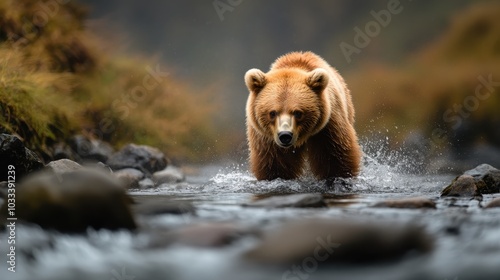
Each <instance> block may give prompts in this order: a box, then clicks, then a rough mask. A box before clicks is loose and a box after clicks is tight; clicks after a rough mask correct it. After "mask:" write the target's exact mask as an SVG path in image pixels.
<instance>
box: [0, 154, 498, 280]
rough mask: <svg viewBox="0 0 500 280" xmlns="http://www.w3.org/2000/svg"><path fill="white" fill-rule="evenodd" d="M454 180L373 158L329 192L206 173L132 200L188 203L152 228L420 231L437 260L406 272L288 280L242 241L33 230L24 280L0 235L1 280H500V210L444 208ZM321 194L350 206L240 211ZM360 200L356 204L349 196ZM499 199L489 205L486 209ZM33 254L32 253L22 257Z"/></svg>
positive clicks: (416, 263) (22, 238)
mask: <svg viewBox="0 0 500 280" xmlns="http://www.w3.org/2000/svg"><path fill="white" fill-rule="evenodd" d="M452 178H453V175H451V174H450V175H435V174H434V175H412V174H407V173H406V172H404V170H402V168H401V166H399V167H398V166H397V165H396V166H389V165H387V164H385V163H383V162H379V161H377V160H375V159H373V158H370V157H366V158H365V165H364V168H363V171H362V172H361V174H360V176H359V177H358V178H357V179H356V180H352V181H350V182H348V183H349V184H346V183H345V182H337V183H336V184H334V185H333V186H332V187H327V186H326V184H325V183H324V182H318V181H316V180H314V179H312V178H302V179H300V180H294V181H284V180H275V181H271V182H263V181H256V180H255V178H254V177H253V176H252V175H251V174H249V173H248V172H247V171H246V167H245V166H243V165H229V166H203V167H200V168H198V169H197V172H196V173H195V174H193V175H191V176H188V178H187V181H186V182H185V183H179V184H171V185H162V186H161V187H160V188H158V189H155V190H142V191H139V190H138V191H132V192H130V194H131V195H132V196H143V195H148V196H167V197H170V198H171V199H174V200H185V201H190V202H192V203H193V204H194V206H195V207H196V215H189V214H184V215H168V214H166V215H158V216H155V217H154V218H150V219H147V220H143V221H140V222H142V223H146V224H148V226H149V227H152V228H154V227H176V226H182V225H186V224H192V223H197V222H207V221H209V222H212V221H223V222H229V223H233V224H238V225H244V226H248V227H256V228H260V229H264V230H267V229H272V228H275V227H278V226H279V225H280V224H282V223H283V222H284V221H287V220H291V219H305V218H311V217H314V218H336V219H346V220H369V221H378V220H380V221H385V222H391V223H395V224H408V223H416V224H418V225H421V226H423V227H424V228H425V229H426V231H427V232H428V233H430V234H431V236H432V237H433V239H434V240H435V248H434V250H433V251H432V252H431V253H430V254H428V255H424V256H413V257H408V258H405V259H403V260H401V261H398V262H393V263H388V264H377V265H369V266H348V265H338V266H330V267H328V268H327V269H319V270H316V271H313V272H311V273H310V274H308V275H307V277H306V276H304V277H303V278H300V277H298V276H290V277H288V276H286V275H284V272H285V271H287V270H288V269H290V268H289V267H271V266H261V265H257V264H252V263H249V262H248V261H245V260H244V259H243V258H242V254H243V253H244V252H246V251H247V250H248V249H250V248H252V247H253V246H255V245H256V244H257V243H258V239H257V238H256V237H253V236H247V237H242V238H241V239H239V240H238V241H236V242H235V243H233V244H231V245H228V246H225V247H222V248H198V247H189V246H184V245H173V246H170V247H167V248H162V249H156V250H151V249H144V246H141V244H144V243H146V242H147V238H148V237H147V236H146V235H145V234H142V233H139V234H131V233H129V232H126V231H120V232H110V231H107V230H100V231H94V230H89V231H88V233H87V235H76V236H70V235H66V234H60V233H50V232H47V231H43V230H41V229H39V228H38V227H35V226H28V225H24V226H22V225H18V227H17V232H16V233H17V267H16V268H17V272H16V273H11V272H8V271H7V269H6V267H7V266H6V262H5V257H6V253H5V252H6V242H5V240H7V239H6V238H7V236H6V234H5V233H1V234H0V240H1V241H2V242H1V243H0V247H1V252H2V259H3V260H4V261H2V262H1V263H2V265H1V268H0V278H1V279H47V280H49V279H51V280H57V279H113V280H132V279H136V280H140V279H500V218H499V217H500V208H497V209H488V210H484V209H482V208H481V204H480V203H479V202H478V201H476V200H469V199H438V198H439V194H440V191H441V190H442V188H443V187H444V186H446V185H447V184H449V182H450V180H451V179H452ZM299 192H303V193H308V192H322V193H332V194H338V195H345V196H342V197H343V198H342V199H341V200H339V201H338V202H340V204H338V205H336V206H331V207H329V208H320V209H296V208H286V209H259V208H246V207H242V206H241V204H242V203H245V202H248V201H250V200H252V199H253V198H254V195H255V194H267V193H299ZM348 194H353V195H348ZM415 196H423V197H428V198H431V199H433V200H435V201H436V202H437V209H436V210H425V209H416V210H415V209H388V208H387V209H384V208H371V207H369V206H371V205H373V204H374V203H375V202H378V201H381V200H384V199H394V198H399V197H415ZM498 196H499V195H498V194H496V195H485V196H484V200H483V202H482V204H483V205H484V204H485V203H488V201H490V200H491V199H492V198H494V197H498ZM22 252H25V253H22Z"/></svg>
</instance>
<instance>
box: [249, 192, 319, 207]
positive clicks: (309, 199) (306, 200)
mask: <svg viewBox="0 0 500 280" xmlns="http://www.w3.org/2000/svg"><path fill="white" fill-rule="evenodd" d="M243 206H247V207H264V208H283V207H298V208H304V207H326V203H325V201H324V199H323V196H322V195H321V194H313V193H305V194H290V195H279V196H272V197H268V198H264V199H261V200H257V201H253V202H249V203H246V204H243Z"/></svg>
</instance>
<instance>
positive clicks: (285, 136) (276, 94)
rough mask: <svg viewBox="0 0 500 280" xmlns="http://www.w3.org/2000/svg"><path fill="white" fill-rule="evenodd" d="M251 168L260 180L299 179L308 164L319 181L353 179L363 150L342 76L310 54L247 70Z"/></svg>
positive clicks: (300, 53) (247, 119) (304, 53)
mask: <svg viewBox="0 0 500 280" xmlns="http://www.w3.org/2000/svg"><path fill="white" fill-rule="evenodd" d="M245 83H246V85H247V87H248V90H249V91H250V94H249V96H248V100H247V104H246V123H247V137H248V144H249V149H250V168H251V171H252V172H253V174H254V175H255V177H256V178H257V179H258V180H272V179H275V178H282V179H295V178H297V177H299V176H300V175H301V174H302V173H303V170H304V166H305V161H306V160H307V161H308V162H309V166H310V169H311V171H312V173H313V174H314V175H315V176H316V177H317V178H318V179H333V178H335V177H344V178H347V177H352V176H356V175H357V174H358V172H359V166H360V160H361V149H360V147H359V144H358V138H357V136H356V131H355V130H354V126H353V125H354V107H353V105H352V100H351V95H350V93H349V90H348V89H347V86H346V84H345V82H344V79H343V78H342V77H341V76H340V74H339V73H338V72H337V71H336V70H335V69H334V68H332V67H331V66H330V65H329V64H328V63H327V62H326V61H325V60H323V59H322V58H321V57H319V56H318V55H316V54H314V53H312V52H292V53H288V54H286V55H284V56H281V57H279V58H278V59H277V60H276V61H275V62H274V63H273V64H272V65H271V69H270V70H269V72H267V73H264V72H262V71H260V70H258V69H250V70H248V72H247V73H246V74H245Z"/></svg>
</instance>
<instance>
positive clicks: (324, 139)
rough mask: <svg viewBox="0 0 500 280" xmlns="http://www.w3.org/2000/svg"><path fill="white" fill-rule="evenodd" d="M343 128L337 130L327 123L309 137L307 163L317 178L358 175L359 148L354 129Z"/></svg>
mask: <svg viewBox="0 0 500 280" xmlns="http://www.w3.org/2000/svg"><path fill="white" fill-rule="evenodd" d="M344 129H345V130H344V131H338V130H337V129H335V127H332V124H329V125H328V126H327V127H326V128H325V129H324V130H322V131H320V132H319V133H318V134H316V135H314V136H312V137H311V138H310V139H309V141H308V143H307V148H308V158H309V164H310V166H311V171H312V172H313V173H314V175H315V176H316V177H317V178H318V179H322V180H324V179H333V178H337V177H342V178H349V177H353V176H357V175H358V173H359V166H360V161H361V149H360V147H359V145H358V141H357V139H356V136H355V135H356V134H355V132H354V129H353V128H350V127H348V128H344ZM349 129H351V130H352V131H349Z"/></svg>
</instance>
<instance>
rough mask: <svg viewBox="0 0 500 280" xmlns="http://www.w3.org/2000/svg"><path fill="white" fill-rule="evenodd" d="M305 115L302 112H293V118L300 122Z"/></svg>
mask: <svg viewBox="0 0 500 280" xmlns="http://www.w3.org/2000/svg"><path fill="white" fill-rule="evenodd" d="M303 115H304V114H303V113H302V112H301V111H295V112H293V116H294V117H295V119H296V120H300V119H301V118H302V116H303Z"/></svg>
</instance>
